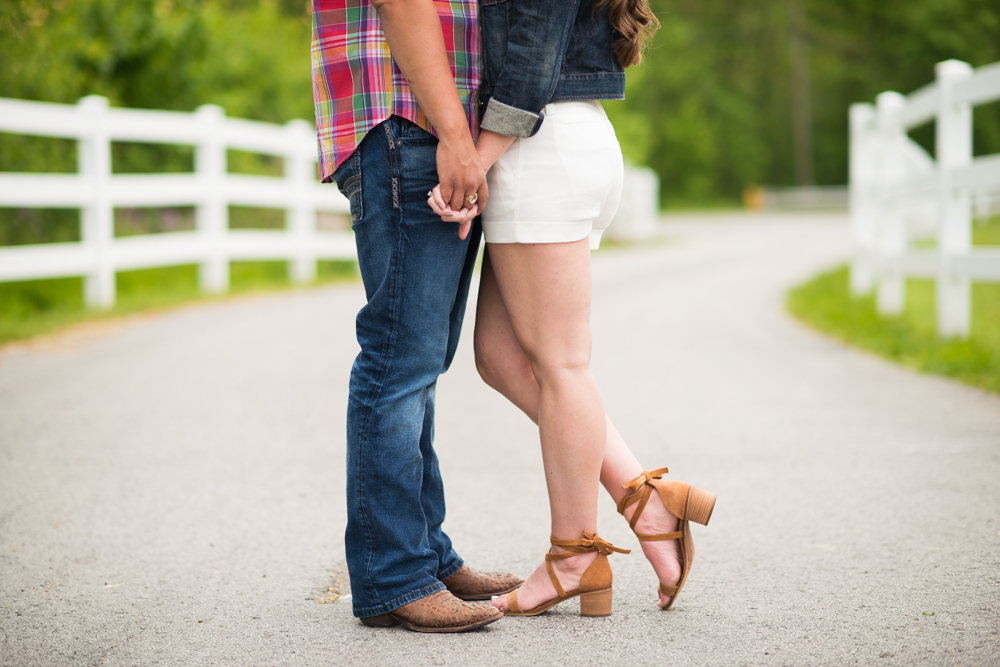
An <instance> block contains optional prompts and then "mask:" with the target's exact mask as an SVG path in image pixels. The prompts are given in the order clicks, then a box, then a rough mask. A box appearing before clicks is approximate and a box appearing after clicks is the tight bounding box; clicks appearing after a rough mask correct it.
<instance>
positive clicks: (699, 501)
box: [684, 486, 718, 526]
mask: <svg viewBox="0 0 1000 667" xmlns="http://www.w3.org/2000/svg"><path fill="white" fill-rule="evenodd" d="M717 497H718V496H716V495H715V494H714V493H711V492H710V491H706V490H704V489H699V488H698V487H696V486H692V487H691V488H690V489H689V491H688V502H687V508H686V510H685V512H684V518H685V519H688V520H690V521H694V522H695V523H700V524H701V525H703V526H707V525H708V520H709V519H711V518H712V510H714V509H715V499H716V498H717Z"/></svg>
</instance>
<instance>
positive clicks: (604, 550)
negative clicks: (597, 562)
mask: <svg viewBox="0 0 1000 667" xmlns="http://www.w3.org/2000/svg"><path fill="white" fill-rule="evenodd" d="M582 541H583V543H584V544H585V545H587V546H593V547H594V548H596V549H597V551H598V553H601V554H604V555H605V556H610V555H611V554H612V553H614V552H617V553H620V554H630V553H632V550H631V549H619V548H618V547H616V546H615V545H613V544H611V542H608V541H607V540H605V539H604V538H602V537H601V536H600V535H598V534H597V533H594V534H593V535H591V534H590V533H588V532H587V531H583V540H582ZM588 542H589V544H587V543H588Z"/></svg>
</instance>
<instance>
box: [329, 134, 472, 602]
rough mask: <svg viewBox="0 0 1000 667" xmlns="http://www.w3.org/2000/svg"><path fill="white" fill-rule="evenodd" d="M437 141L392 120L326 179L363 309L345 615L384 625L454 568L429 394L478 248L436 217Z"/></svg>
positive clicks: (350, 420)
mask: <svg viewBox="0 0 1000 667" xmlns="http://www.w3.org/2000/svg"><path fill="white" fill-rule="evenodd" d="M436 155H437V139H435V138H434V137H433V136H432V135H431V134H429V133H427V132H425V131H424V130H422V129H420V128H419V127H417V126H416V125H414V124H413V123H411V122H409V121H407V120H404V119H402V118H399V117H398V116H392V117H390V118H389V119H388V120H386V121H385V122H383V123H382V124H380V125H378V126H376V127H374V128H373V129H372V130H371V131H370V132H369V133H368V134H367V136H366V137H365V138H364V140H363V141H362V142H361V144H360V145H359V146H358V148H357V150H356V151H355V152H354V154H352V155H351V157H349V158H348V159H347V160H346V161H345V162H344V163H343V164H342V165H341V166H340V168H339V169H337V171H336V172H335V173H334V180H335V181H336V183H337V186H338V187H339V188H340V190H341V192H343V193H344V195H345V196H346V197H347V198H348V200H350V203H351V220H352V227H353V229H354V234H355V239H356V242H357V247H358V265H359V267H360V269H361V277H362V280H363V281H364V285H365V294H366V296H367V298H368V304H367V305H366V306H365V307H364V308H362V309H361V311H360V312H359V313H358V316H357V336H358V343H359V344H360V345H361V352H360V353H359V354H358V356H357V358H356V359H355V361H354V368H353V369H352V370H351V384H350V398H349V401H348V408H347V532H346V535H345V538H344V542H345V547H346V551H347V566H348V570H349V571H350V576H351V593H352V595H353V605H354V615H355V616H358V617H364V616H374V615H377V614H384V613H387V612H390V611H392V610H393V609H395V608H397V607H399V606H401V605H404V604H406V603H408V602H412V601H414V600H417V599H419V598H422V597H425V596H427V595H430V594H431V593H434V592H435V591H438V590H441V589H443V588H444V584H442V583H441V580H442V579H445V578H447V577H448V576H450V575H452V574H454V573H455V572H457V571H458V569H459V568H460V567H461V566H462V559H461V558H459V556H458V554H457V553H455V551H454V549H452V546H451V540H450V539H449V538H448V536H447V535H446V534H445V533H444V531H443V530H442V529H441V524H442V522H443V521H444V517H445V501H444V487H443V484H442V480H441V472H440V470H439V468H438V460H437V455H436V454H435V453H434V392H435V388H436V386H437V378H438V376H439V375H440V374H441V373H443V372H444V371H446V370H447V369H448V366H449V365H450V364H451V361H452V359H453V357H454V356H455V350H456V347H457V346H458V337H459V333H460V331H461V328H462V318H463V317H464V315H465V305H466V300H467V297H468V295H469V282H470V280H471V277H472V270H473V267H474V265H475V261H476V254H477V252H478V249H479V238H480V233H481V232H480V230H481V227H480V224H479V221H478V219H477V221H476V223H475V224H474V225H473V229H472V232H471V233H470V234H469V236H468V238H466V240H464V241H463V240H460V239H459V238H458V225H456V224H454V223H449V222H442V220H441V219H440V218H439V217H438V216H436V215H434V213H433V211H431V209H430V207H429V206H428V205H427V191H428V190H430V189H431V188H433V187H434V186H435V185H436V184H437V182H438V176H437V163H436Z"/></svg>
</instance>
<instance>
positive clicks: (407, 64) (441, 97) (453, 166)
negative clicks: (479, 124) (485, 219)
mask: <svg viewBox="0 0 1000 667" xmlns="http://www.w3.org/2000/svg"><path fill="white" fill-rule="evenodd" d="M371 3H372V6H373V7H375V10H376V11H377V12H378V16H379V20H380V22H381V23H382V32H383V33H384V34H385V41H386V42H387V43H388V44H389V50H390V51H391V52H392V58H393V60H394V61H396V64H397V65H398V66H399V71H400V72H402V73H403V76H404V77H406V83H407V85H408V86H409V88H410V90H411V91H413V94H414V96H416V98H417V104H419V105H420V109H421V111H423V112H424V113H425V114H426V115H427V119H428V120H429V121H430V123H431V127H433V128H434V131H435V132H436V133H437V135H438V139H439V140H440V143H439V144H438V152H437V168H438V178H439V179H440V183H441V190H442V194H443V196H444V198H445V202H446V203H447V204H448V205H449V206H450V207H451V208H452V209H454V210H456V211H457V210H459V209H461V208H463V207H464V208H469V207H471V206H472V204H471V203H470V202H468V201H467V200H465V198H466V197H468V196H471V195H477V196H478V197H479V198H480V199H481V200H482V203H480V206H479V208H480V210H482V207H483V205H484V204H485V203H486V202H485V200H486V198H487V196H488V193H487V191H486V170H485V169H483V165H482V162H481V161H480V160H479V155H478V154H477V153H476V147H475V145H474V144H473V143H472V132H471V131H470V130H469V121H468V118H467V117H466V115H465V108H464V107H463V106H462V101H461V98H460V97H459V95H458V89H457V88H456V87H455V79H454V78H453V77H452V74H451V68H450V67H449V65H448V54H447V52H446V51H445V46H444V36H443V34H442V32H441V19H440V18H439V17H438V14H437V9H435V7H434V2H433V0H371Z"/></svg>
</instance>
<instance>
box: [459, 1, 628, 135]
mask: <svg viewBox="0 0 1000 667" xmlns="http://www.w3.org/2000/svg"><path fill="white" fill-rule="evenodd" d="M479 5H480V22H481V24H482V28H483V83H482V88H481V90H480V104H481V105H483V106H484V107H485V111H484V113H483V120H482V124H481V127H482V128H483V129H484V130H490V131H492V132H497V133H498V134H503V135H506V136H509V137H530V136H533V135H534V134H535V133H536V132H538V128H539V127H541V125H542V121H543V120H544V119H545V118H544V115H543V114H542V113H541V111H542V107H544V106H545V105H546V104H548V103H550V102H565V101H569V100H620V99H623V98H624V97H625V71H624V70H623V69H622V66H621V65H620V64H619V63H618V59H617V58H615V55H614V52H613V51H612V50H611V43H612V41H613V39H614V37H615V32H614V30H613V29H612V27H611V24H610V23H609V22H608V16H607V13H605V12H603V11H602V12H600V13H598V14H597V15H596V16H595V15H594V0H480V2H479Z"/></svg>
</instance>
